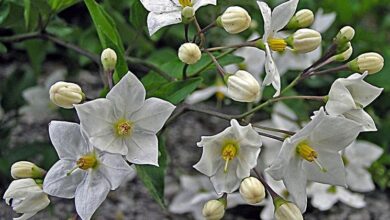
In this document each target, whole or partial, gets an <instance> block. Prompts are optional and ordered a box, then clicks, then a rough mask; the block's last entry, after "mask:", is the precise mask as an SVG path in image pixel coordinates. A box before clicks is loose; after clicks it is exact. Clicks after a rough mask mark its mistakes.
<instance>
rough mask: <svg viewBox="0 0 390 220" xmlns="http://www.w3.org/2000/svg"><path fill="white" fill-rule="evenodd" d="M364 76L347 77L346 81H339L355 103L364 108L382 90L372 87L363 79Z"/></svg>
mask: <svg viewBox="0 0 390 220" xmlns="http://www.w3.org/2000/svg"><path fill="white" fill-rule="evenodd" d="M366 76H367V73H366V74H363V75H360V74H358V73H356V74H353V75H351V76H349V77H348V78H347V79H340V81H341V83H342V84H343V85H344V86H345V87H346V88H347V89H348V90H349V92H350V93H351V95H352V97H353V99H354V100H355V102H357V103H359V104H360V105H362V106H363V107H366V106H367V105H369V104H370V103H371V102H373V101H374V100H375V99H376V98H377V97H378V96H379V95H380V94H381V93H382V91H383V89H382V88H378V87H376V86H373V85H371V84H369V83H367V82H365V81H364V80H363V79H364V78H365V77H366Z"/></svg>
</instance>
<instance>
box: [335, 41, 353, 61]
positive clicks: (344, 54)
mask: <svg viewBox="0 0 390 220" xmlns="http://www.w3.org/2000/svg"><path fill="white" fill-rule="evenodd" d="M347 47H348V49H347V50H345V51H344V52H342V53H339V54H337V55H334V56H333V58H332V59H333V60H334V61H339V62H343V61H346V60H348V59H349V58H350V57H351V55H352V53H353V48H352V45H351V43H350V42H348V46H347Z"/></svg>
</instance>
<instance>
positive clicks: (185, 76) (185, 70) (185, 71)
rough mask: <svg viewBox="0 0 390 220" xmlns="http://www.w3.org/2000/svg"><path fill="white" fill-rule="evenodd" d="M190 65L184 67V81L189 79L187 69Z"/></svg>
mask: <svg viewBox="0 0 390 220" xmlns="http://www.w3.org/2000/svg"><path fill="white" fill-rule="evenodd" d="M188 66H189V65H188V64H185V65H184V67H183V80H185V79H187V69H188Z"/></svg>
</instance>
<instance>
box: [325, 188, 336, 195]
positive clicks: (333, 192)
mask: <svg viewBox="0 0 390 220" xmlns="http://www.w3.org/2000/svg"><path fill="white" fill-rule="evenodd" d="M326 191H327V192H328V193H330V194H336V192H337V188H336V186H329V188H328V189H327V190H326Z"/></svg>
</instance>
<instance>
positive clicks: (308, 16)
mask: <svg viewBox="0 0 390 220" xmlns="http://www.w3.org/2000/svg"><path fill="white" fill-rule="evenodd" d="M313 22H314V14H313V12H312V11H311V10H309V9H301V10H299V11H297V13H295V15H294V16H293V17H292V18H291V19H290V21H289V22H288V24H287V28H289V29H298V28H306V27H309V26H310V25H312V24H313Z"/></svg>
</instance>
